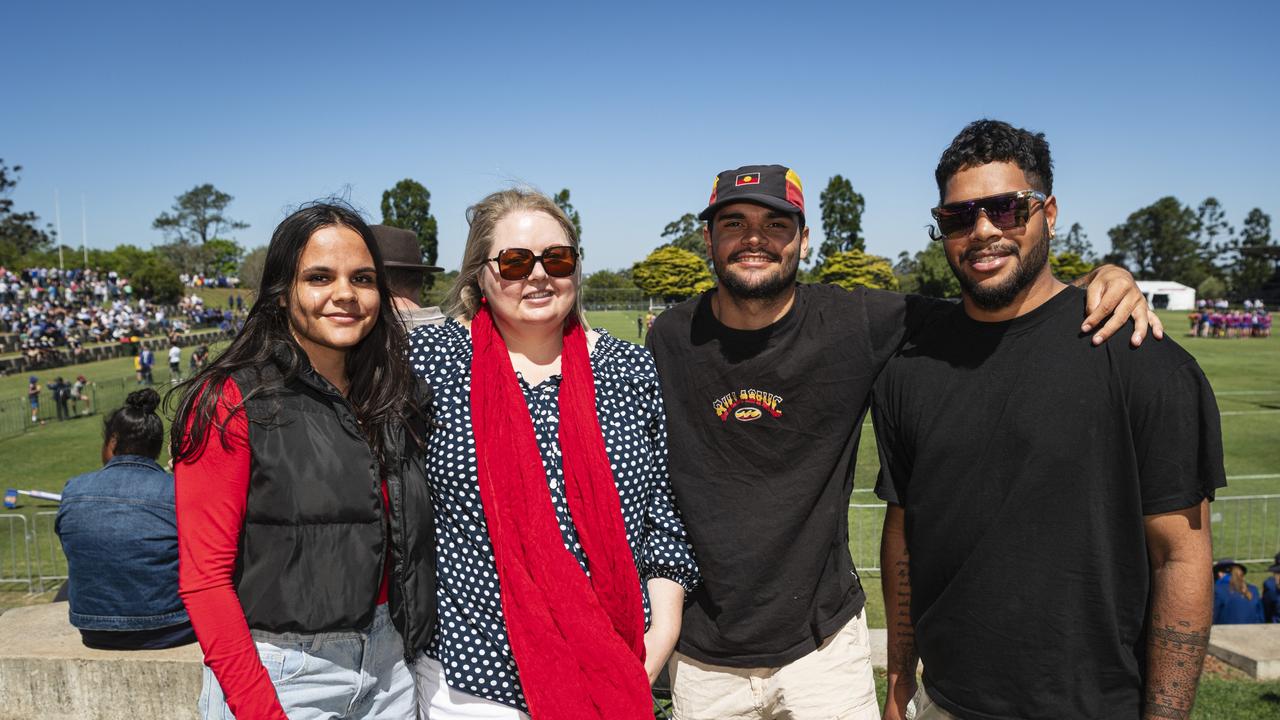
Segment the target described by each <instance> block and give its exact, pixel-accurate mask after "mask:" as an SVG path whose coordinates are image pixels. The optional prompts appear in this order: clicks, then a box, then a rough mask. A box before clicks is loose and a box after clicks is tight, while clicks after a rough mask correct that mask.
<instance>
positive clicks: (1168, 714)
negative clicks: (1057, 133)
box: [872, 120, 1243, 720]
mask: <svg viewBox="0 0 1280 720" xmlns="http://www.w3.org/2000/svg"><path fill="white" fill-rule="evenodd" d="M935 179H936V181H937V187H938V193H939V197H940V200H941V202H940V203H939V205H938V206H937V207H935V208H934V209H933V216H934V218H935V220H936V221H937V232H936V233H934V235H935V240H936V241H937V242H940V243H941V244H942V250H943V253H944V254H945V256H946V258H947V262H948V263H949V264H950V266H951V269H952V271H953V272H954V273H955V275H956V278H957V279H958V280H959V284H960V287H961V293H962V303H961V304H959V305H954V306H952V307H951V308H949V309H948V310H947V311H945V312H942V313H939V314H937V315H936V316H935V317H933V318H930V319H929V320H927V321H926V322H925V324H924V325H923V326H921V327H920V328H918V329H917V330H916V331H915V332H914V333H913V334H912V335H911V336H910V337H909V338H907V340H906V341H905V342H904V343H903V346H902V348H901V349H900V350H899V351H898V353H896V354H895V355H894V357H893V358H892V359H891V360H890V361H889V363H888V364H887V365H886V366H885V368H884V370H883V371H882V372H881V373H880V376H879V378H877V380H876V383H875V388H874V400H873V403H872V412H873V416H874V420H875V429H876V444H877V447H878V449H879V452H880V458H881V463H880V468H881V469H880V478H879V481H878V482H877V484H876V493H877V494H878V495H879V496H880V498H881V499H883V500H884V501H885V502H886V503H888V507H887V508H886V512H885V521H884V528H883V536H882V539H881V545H880V557H881V561H880V564H881V567H882V568H883V570H884V573H883V575H882V580H883V585H884V597H885V615H886V617H887V618H888V619H889V623H888V625H889V627H888V663H887V664H888V667H887V669H888V678H887V681H888V682H887V701H886V705H885V718H886V720H897V719H898V718H904V717H911V714H910V713H911V710H910V708H911V706H912V705H914V711H915V715H914V717H915V718H916V720H926V719H927V720H940V719H950V718H956V717H959V718H1054V717H1057V718H1137V717H1142V718H1187V717H1189V716H1190V713H1191V709H1192V705H1193V704H1194V701H1195V696H1196V688H1197V683H1198V682H1199V677H1200V668H1201V666H1202V664H1203V662H1204V656H1205V651H1206V649H1207V647H1208V642H1209V627H1210V621H1211V617H1212V607H1213V586H1212V579H1211V577H1210V573H1209V568H1210V566H1211V562H1212V558H1211V556H1210V552H1211V551H1210V546H1211V543H1210V535H1209V502H1210V501H1212V500H1213V497H1214V493H1215V491H1216V490H1217V489H1218V488H1220V487H1223V486H1224V485H1226V475H1225V472H1224V471H1223V464H1222V431H1221V428H1220V422H1219V416H1218V408H1217V404H1216V402H1215V400H1214V397H1213V391H1212V389H1211V388H1210V387H1209V381H1208V380H1207V379H1206V378H1205V376H1204V373H1203V372H1201V370H1200V368H1199V366H1198V365H1197V364H1196V362H1195V360H1194V359H1193V358H1192V357H1191V355H1189V354H1188V353H1187V352H1186V351H1185V350H1183V349H1182V348H1180V347H1178V346H1177V344H1176V343H1174V341H1172V340H1165V341H1164V342H1160V343H1146V344H1144V345H1143V346H1142V347H1139V348H1136V349H1135V348H1132V347H1130V346H1129V344H1128V343H1126V342H1124V340H1123V338H1120V337H1116V338H1113V339H1111V340H1110V341H1109V342H1106V343H1104V344H1102V345H1100V346H1096V345H1095V344H1094V343H1091V342H1090V340H1089V339H1088V338H1087V337H1085V336H1083V335H1081V334H1080V333H1079V332H1078V328H1079V323H1080V303H1081V301H1082V300H1083V292H1082V291H1081V290H1080V289H1078V288H1074V287H1071V286H1070V285H1067V284H1065V283H1063V282H1061V281H1059V280H1057V279H1056V278H1054V276H1053V274H1052V272H1051V270H1050V267H1049V263H1048V257H1049V251H1050V245H1051V243H1052V239H1053V237H1054V232H1053V228H1054V225H1055V223H1056V221H1057V218H1058V199H1057V197H1056V196H1055V195H1054V194H1053V163H1052V161H1051V158H1050V153H1049V143H1048V142H1047V141H1046V140H1045V137H1044V134H1043V133H1032V132H1029V131H1027V130H1024V129H1021V128H1015V127H1013V126H1011V125H1009V124H1008V123H1004V122H999V121H994V120H979V121H977V122H974V123H971V124H970V125H968V126H967V127H965V128H964V129H963V130H962V131H961V132H960V134H959V135H957V136H956V138H955V139H954V140H953V141H952V143H951V145H950V146H949V147H948V148H947V149H946V150H945V151H944V152H943V153H942V157H941V159H940V160H939V162H938V166H937V169H936V171H935ZM1241 577H1243V576H1241ZM917 658H919V660H920V661H922V662H923V664H924V677H923V682H922V683H920V687H917V681H916V666H917Z"/></svg>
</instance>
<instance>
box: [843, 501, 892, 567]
mask: <svg viewBox="0 0 1280 720" xmlns="http://www.w3.org/2000/svg"><path fill="white" fill-rule="evenodd" d="M884 508H885V505H884V503H875V504H862V503H854V504H851V505H849V554H850V555H852V556H853V566H854V567H855V568H857V569H858V571H859V572H880V527H881V526H882V525H884Z"/></svg>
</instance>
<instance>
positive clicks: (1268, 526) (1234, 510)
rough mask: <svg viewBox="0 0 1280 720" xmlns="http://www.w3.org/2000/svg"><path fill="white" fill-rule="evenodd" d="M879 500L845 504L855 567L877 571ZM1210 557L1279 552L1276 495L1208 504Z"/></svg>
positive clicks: (1241, 558) (1252, 557) (1248, 559)
mask: <svg viewBox="0 0 1280 720" xmlns="http://www.w3.org/2000/svg"><path fill="white" fill-rule="evenodd" d="M884 508H885V506H884V505H883V504H862V503H853V504H850V505H849V552H850V554H852V555H853V565H854V567H856V568H858V570H859V571H869V572H879V571H880V528H881V526H882V525H883V524H884ZM1209 513H1210V515H1209V520H1210V523H1209V526H1210V529H1211V532H1212V534H1213V555H1214V557H1230V558H1235V560H1236V562H1242V563H1263V562H1265V563H1270V562H1271V561H1272V560H1273V559H1274V558H1275V554H1276V553H1277V552H1280V495H1239V496H1235V497H1221V498H1218V499H1217V500H1215V501H1214V502H1213V503H1212V504H1210V506H1209Z"/></svg>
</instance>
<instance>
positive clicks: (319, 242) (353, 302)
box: [288, 225, 381, 364]
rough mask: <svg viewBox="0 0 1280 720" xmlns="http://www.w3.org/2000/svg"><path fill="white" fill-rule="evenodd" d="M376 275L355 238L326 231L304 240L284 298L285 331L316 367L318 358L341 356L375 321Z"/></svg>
mask: <svg viewBox="0 0 1280 720" xmlns="http://www.w3.org/2000/svg"><path fill="white" fill-rule="evenodd" d="M380 302H381V301H380V299H379V297H378V284H377V274H376V271H375V269H374V264H373V256H372V255H370V254H369V248H368V247H367V246H366V245H365V243H364V240H363V239H361V237H360V234H359V233H357V232H356V231H355V230H352V229H351V228H349V227H346V226H344V225H328V226H326V227H322V228H320V229H319V230H316V231H315V232H314V233H312V234H311V238H310V239H308V240H307V245H306V247H304V248H303V250H302V255H301V256H300V257H299V258H298V269H297V272H296V273H295V275H294V279H293V287H292V289H291V291H290V293H289V299H288V309H289V329H290V331H291V332H292V333H293V337H294V339H295V340H297V341H298V345H300V346H301V347H302V349H303V351H305V352H306V353H307V356H308V357H310V358H311V360H312V363H313V364H314V363H315V362H316V358H317V357H318V354H328V353H333V352H338V353H342V354H345V353H346V352H347V351H348V350H350V349H351V348H352V347H354V346H355V345H356V344H357V343H359V342H360V341H361V340H363V339H364V338H365V336H366V335H368V334H369V331H370V330H372V329H373V326H374V323H376V322H377V321H378V307H379V305H380Z"/></svg>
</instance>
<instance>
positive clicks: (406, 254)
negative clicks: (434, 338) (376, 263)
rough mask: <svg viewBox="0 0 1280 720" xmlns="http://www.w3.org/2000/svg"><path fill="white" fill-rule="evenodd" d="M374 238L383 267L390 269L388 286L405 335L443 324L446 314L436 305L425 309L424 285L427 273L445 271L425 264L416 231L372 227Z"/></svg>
mask: <svg viewBox="0 0 1280 720" xmlns="http://www.w3.org/2000/svg"><path fill="white" fill-rule="evenodd" d="M370 228H371V229H372V230H373V239H374V240H376V241H377V243H378V251H379V252H380V253H381V254H382V266H383V267H384V268H385V269H386V276H387V287H388V289H390V290H391V301H392V302H393V303H395V307H396V313H397V314H398V315H399V316H400V319H401V320H402V321H403V322H404V326H405V332H410V331H412V330H413V329H414V328H416V327H419V326H421V325H439V324H440V323H442V322H444V314H443V313H441V312H440V308H439V307H436V306H431V307H422V306H421V305H419V304H418V303H419V301H420V300H421V299H422V286H423V284H424V283H425V282H426V277H427V273H432V272H441V268H438V267H436V266H434V265H424V264H423V262H422V246H421V245H419V244H418V236H417V235H415V234H414V233H413V231H412V230H406V229H404V228H398V227H392V226H390V225H372V226H370Z"/></svg>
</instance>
